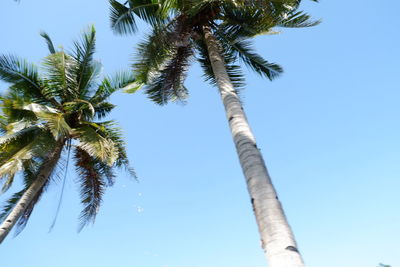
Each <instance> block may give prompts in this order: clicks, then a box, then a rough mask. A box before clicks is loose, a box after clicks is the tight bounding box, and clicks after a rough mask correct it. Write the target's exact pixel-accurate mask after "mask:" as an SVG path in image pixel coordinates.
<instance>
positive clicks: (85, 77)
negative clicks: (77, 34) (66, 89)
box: [71, 26, 101, 99]
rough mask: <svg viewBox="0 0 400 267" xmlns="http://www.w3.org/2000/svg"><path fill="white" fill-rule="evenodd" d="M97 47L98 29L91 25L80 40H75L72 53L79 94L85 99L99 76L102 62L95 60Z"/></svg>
mask: <svg viewBox="0 0 400 267" xmlns="http://www.w3.org/2000/svg"><path fill="white" fill-rule="evenodd" d="M95 49H96V30H95V28H94V26H91V27H90V28H89V29H88V30H87V31H86V32H84V33H83V34H82V37H81V40H80V41H75V42H74V50H73V52H72V53H71V55H72V58H73V59H74V60H75V62H76V64H74V65H73V66H74V68H73V72H74V77H75V78H76V79H77V81H76V83H77V84H76V88H75V90H76V91H77V95H78V97H79V98H81V99H85V96H86V94H87V93H88V92H89V90H90V87H91V83H92V81H93V80H94V79H95V78H97V76H98V74H99V72H100V69H101V64H100V63H99V62H95V61H94V60H93V55H94V52H95Z"/></svg>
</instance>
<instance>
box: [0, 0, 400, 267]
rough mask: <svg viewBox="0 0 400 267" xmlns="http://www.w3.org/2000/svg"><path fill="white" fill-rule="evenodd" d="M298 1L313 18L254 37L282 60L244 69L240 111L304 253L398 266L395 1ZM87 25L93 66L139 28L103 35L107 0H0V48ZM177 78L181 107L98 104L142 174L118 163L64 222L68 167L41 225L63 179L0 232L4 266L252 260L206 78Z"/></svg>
mask: <svg viewBox="0 0 400 267" xmlns="http://www.w3.org/2000/svg"><path fill="white" fill-rule="evenodd" d="M303 8H304V9H305V10H307V11H308V12H309V13H311V14H313V16H314V17H315V18H322V19H323V23H322V24H321V25H319V26H317V27H315V28H309V29H293V30H283V31H282V33H281V34H279V35H274V36H262V37H258V38H257V40H256V46H257V48H258V51H259V52H260V54H262V55H263V56H264V57H265V58H267V59H268V60H270V61H274V62H278V63H279V64H281V65H282V66H283V67H284V69H285V73H284V75H282V77H281V78H279V79H277V80H276V81H274V82H269V81H267V80H263V79H261V78H259V77H257V76H255V75H254V74H252V73H250V72H249V73H247V89H246V90H245V91H244V92H243V93H242V96H243V100H244V105H245V110H246V112H247V115H248V118H249V121H250V123H251V125H252V128H253V130H254V133H255V135H256V137H257V140H258V143H259V147H260V148H261V150H262V152H263V154H264V157H265V159H266V163H267V166H268V168H269V171H270V173H271V176H272V179H273V181H274V184H275V186H276V188H277V190H278V193H279V196H280V199H281V201H282V202H283V205H284V208H285V211H286V213H287V216H288V218H289V221H290V223H291V225H292V227H293V230H294V232H295V234H296V237H297V241H298V243H299V248H300V250H301V252H302V253H303V256H304V258H305V261H306V263H307V266H308V267H322V266H323V267H338V266H351V267H375V266H377V265H378V263H379V262H383V263H386V264H391V265H392V267H397V266H400V258H399V256H398V251H399V250H400V241H399V240H400V239H399V238H398V237H399V236H400V230H399V227H398V225H399V223H400V208H399V204H400V195H399V193H398V192H399V188H400V179H399V178H400V164H399V160H400V138H399V137H400V122H399V118H400V106H399V98H400V92H399V80H398V79H399V77H400V68H399V66H398V65H399V60H400V52H399V49H398V48H399V47H400V37H399V35H398V29H399V27H400V22H399V20H398V14H397V13H398V10H399V8H400V3H398V2H397V1H365V0H364V1H363V0H354V1H343V0H336V1H327V0H325V1H322V2H321V3H319V4H315V3H311V1H310V2H309V3H304V5H303ZM90 24H94V25H95V26H96V28H97V54H96V55H97V58H98V59H100V60H101V61H102V63H103V65H104V72H105V73H107V74H111V73H113V72H115V71H118V70H121V69H125V68H128V67H129V64H130V63H131V59H132V54H133V52H134V47H135V45H136V44H137V42H138V40H140V38H141V36H143V35H141V34H138V35H136V36H125V37H121V36H115V35H113V34H112V32H111V30H110V27H109V20H108V4H107V1H105V0H104V1H96V0H85V1H78V0H69V1H61V0H60V1H57V3H55V1H50V0H22V1H21V3H20V4H16V3H14V2H13V1H11V0H2V1H1V2H0V25H2V26H3V27H1V30H0V34H1V35H0V36H1V42H0V53H15V54H17V55H20V56H22V57H25V58H27V59H28V60H30V61H33V62H40V59H41V58H43V57H44V56H46V52H47V50H46V49H47V48H46V46H45V43H44V42H43V40H42V38H41V37H40V36H39V32H40V31H41V30H45V31H47V32H48V33H49V35H50V36H51V37H52V39H53V41H54V42H55V43H56V44H60V45H61V44H62V45H63V46H64V47H65V48H68V47H71V45H72V40H73V39H74V38H75V39H76V38H77V37H78V36H79V33H80V32H81V31H82V30H83V29H85V27H86V26H87V25H90ZM142 29H144V28H142ZM142 34H143V31H142ZM186 85H187V87H189V88H190V90H191V95H190V98H189V100H188V104H187V105H185V106H182V105H175V104H172V105H169V106H166V107H159V106H156V105H154V104H152V103H151V102H150V101H149V100H147V99H146V98H145V96H144V95H142V94H141V93H138V94H135V95H125V94H122V93H121V94H117V95H115V96H114V97H113V98H112V101H113V102H114V103H115V104H117V105H118V108H117V109H116V110H115V112H113V114H112V116H111V117H112V118H116V119H118V120H119V122H120V125H121V126H122V127H123V128H124V132H125V136H126V139H127V141H128V150H129V156H130V158H131V161H132V163H133V166H134V167H135V169H136V171H137V173H138V175H139V180H140V181H139V183H137V182H135V181H133V180H132V179H131V178H129V177H128V176H127V175H126V174H124V173H121V174H120V176H119V177H118V182H117V183H116V185H115V186H114V187H113V188H110V189H109V190H108V191H107V193H106V196H105V199H104V203H103V206H102V208H101V210H100V213H99V215H98V218H97V221H96V223H95V225H94V226H93V227H88V228H86V229H84V230H83V231H82V232H81V233H80V234H77V232H76V229H77V226H78V220H77V218H78V215H79V212H80V208H81V207H80V205H79V201H78V199H79V198H78V194H77V186H76V184H75V183H74V181H75V179H76V177H75V176H74V175H73V168H70V175H69V176H68V180H67V183H66V189H65V196H64V199H63V203H62V209H61V211H60V214H59V217H58V221H57V224H56V226H55V228H54V229H53V231H52V232H51V233H48V230H49V227H50V225H51V222H52V220H53V218H54V216H55V212H56V208H57V204H58V199H59V196H60V184H59V185H58V186H57V185H54V186H53V187H51V188H50V190H49V192H48V193H47V195H46V197H45V198H43V199H42V201H41V203H40V204H39V205H38V206H37V208H36V209H35V210H34V214H33V216H32V218H31V220H30V222H29V223H28V225H27V227H26V229H25V230H24V231H23V232H22V233H21V234H20V235H19V236H18V237H16V238H14V239H13V238H8V239H7V240H6V241H5V242H4V244H2V245H1V247H0V257H1V262H2V266H3V265H4V266H14V267H24V266H35V267H36V266H38V267H39V266H40V267H53V266H58V267H67V266H68V267H69V266H76V267H81V266H82V267H83V266H96V267H111V266H113V267H187V266H191V267H248V266H251V267H261V266H265V259H264V256H263V253H262V251H261V249H260V242H259V238H258V233H257V228H256V224H255V220H254V218H253V215H252V211H251V205H250V201H249V198H248V195H247V191H246V188H245V183H244V179H243V176H242V173H241V169H240V167H239V164H238V160H237V158H236V155H235V150H234V146H233V143H232V141H231V137H230V133H229V130H228V125H227V122H226V121H225V115H224V113H223V108H222V104H221V103H220V99H219V95H218V93H217V90H216V89H215V88H212V87H210V86H209V85H207V84H205V83H204V82H203V79H202V77H201V72H200V69H199V67H198V66H196V65H194V66H193V68H192V70H191V74H190V76H189V77H188V80H187V83H186ZM6 88H7V86H6V84H3V83H1V84H0V90H2V91H3V90H5V89H6ZM13 189H16V188H13ZM6 196H7V195H6ZM6 196H0V201H3V200H4V199H5V197H6Z"/></svg>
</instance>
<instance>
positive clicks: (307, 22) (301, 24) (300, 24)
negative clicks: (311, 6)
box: [278, 11, 321, 28]
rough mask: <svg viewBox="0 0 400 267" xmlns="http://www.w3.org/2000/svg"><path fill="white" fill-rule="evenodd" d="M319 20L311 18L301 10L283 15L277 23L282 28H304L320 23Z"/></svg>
mask: <svg viewBox="0 0 400 267" xmlns="http://www.w3.org/2000/svg"><path fill="white" fill-rule="evenodd" d="M320 23H321V21H320V20H311V16H310V15H308V14H307V13H304V12H302V11H298V12H292V13H290V14H288V16H287V17H284V18H283V19H282V20H281V21H280V22H279V24H278V26H280V27H284V28H305V27H313V26H316V25H318V24H320Z"/></svg>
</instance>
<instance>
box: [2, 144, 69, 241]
mask: <svg viewBox="0 0 400 267" xmlns="http://www.w3.org/2000/svg"><path fill="white" fill-rule="evenodd" d="M64 142H65V140H60V141H58V142H57V143H56V146H55V148H54V150H53V151H52V152H51V153H50V154H49V155H48V156H47V157H46V159H45V160H44V162H43V165H42V166H41V168H40V170H39V174H38V176H37V178H36V180H35V181H34V182H33V183H32V184H31V185H30V186H29V188H28V189H27V190H26V191H25V192H24V193H23V195H22V196H21V198H20V199H19V200H18V202H17V204H16V205H15V207H14V208H13V210H12V211H11V212H10V214H9V215H8V216H7V217H6V218H5V220H4V221H3V223H2V224H1V225H0V243H2V242H3V241H4V239H5V238H6V237H7V235H8V234H9V233H10V231H11V229H12V228H13V227H14V225H15V224H16V223H17V221H18V219H19V218H20V217H21V216H22V214H23V213H24V211H25V210H26V208H27V207H28V206H29V204H30V203H31V202H32V201H33V199H34V198H35V197H36V195H37V194H38V192H39V191H40V189H42V188H43V186H45V184H46V182H47V181H48V178H49V176H50V175H51V173H52V172H53V170H54V168H55V167H56V165H57V162H58V160H59V159H60V156H61V152H62V149H63V147H64Z"/></svg>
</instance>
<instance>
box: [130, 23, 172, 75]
mask: <svg viewBox="0 0 400 267" xmlns="http://www.w3.org/2000/svg"><path fill="white" fill-rule="evenodd" d="M170 26H171V25H162V26H155V27H153V30H152V32H151V33H150V34H149V35H148V36H146V38H145V39H144V40H143V41H142V42H140V43H139V45H138V47H137V52H136V55H135V63H134V64H133V71H134V73H135V74H136V79H137V82H139V83H147V82H148V80H149V79H150V78H151V77H152V75H153V74H154V72H157V70H159V69H160V68H161V67H162V66H163V65H164V64H165V62H166V61H167V60H168V59H169V58H170V56H171V54H172V53H173V52H172V51H171V50H172V49H173V45H172V44H173V43H174V42H175V39H174V38H173V34H172V33H171V31H170Z"/></svg>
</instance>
